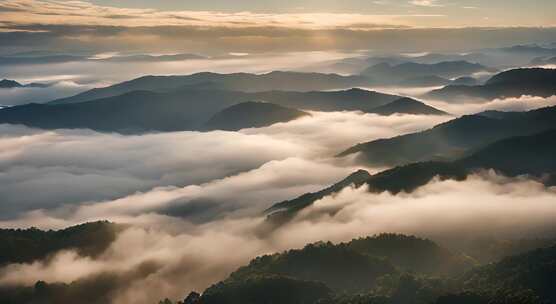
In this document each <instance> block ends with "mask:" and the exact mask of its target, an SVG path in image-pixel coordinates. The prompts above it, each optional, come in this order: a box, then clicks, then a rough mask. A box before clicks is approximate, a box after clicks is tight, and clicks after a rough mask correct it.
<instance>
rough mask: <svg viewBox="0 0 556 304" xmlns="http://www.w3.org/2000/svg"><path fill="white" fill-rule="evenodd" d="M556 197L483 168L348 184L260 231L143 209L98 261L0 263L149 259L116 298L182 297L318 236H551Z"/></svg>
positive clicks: (80, 268) (77, 266)
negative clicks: (451, 177) (413, 187)
mask: <svg viewBox="0 0 556 304" xmlns="http://www.w3.org/2000/svg"><path fill="white" fill-rule="evenodd" d="M555 198H556V189H554V188H552V189H551V188H545V187H544V186H542V185H541V184H538V183H536V182H534V181H529V180H527V179H526V178H514V179H508V178H504V177H501V176H497V175H496V174H494V173H492V172H482V173H480V174H477V175H474V176H471V177H470V178H469V179H468V180H467V181H465V182H456V181H438V180H434V181H432V182H431V183H429V184H428V185H426V186H424V187H422V188H421V189H419V190H418V191H416V192H414V193H412V194H400V195H396V196H394V195H390V194H387V193H382V194H372V193H369V192H367V191H366V189H364V188H361V189H349V188H348V189H346V190H344V191H342V192H341V193H340V194H338V195H335V196H333V197H326V198H324V199H322V200H320V201H317V202H316V203H315V204H314V205H313V206H312V207H309V208H307V209H305V210H304V211H302V212H301V213H300V214H299V215H298V216H297V217H296V218H294V220H293V221H292V222H291V223H289V224H287V225H285V226H283V227H281V228H280V229H278V230H275V231H271V232H266V233H263V234H261V229H260V227H261V224H262V222H263V221H264V218H261V217H252V216H249V217H239V218H224V219H216V220H214V221H210V222H207V223H205V224H200V225H191V224H190V223H189V222H188V221H186V220H183V219H179V218H174V217H168V216H162V215H155V214H152V213H141V214H137V215H135V216H133V221H132V222H133V225H132V226H131V227H130V228H128V229H126V230H124V231H123V232H121V233H120V234H119V236H118V238H117V240H116V241H115V242H114V243H113V244H112V245H111V246H110V248H109V249H108V250H107V251H106V252H104V253H103V254H102V255H101V256H100V257H98V258H97V259H95V260H91V259H90V258H83V257H79V256H76V255H75V254H74V253H72V252H60V253H58V255H56V256H55V257H53V258H51V259H48V260H45V261H40V262H36V263H33V264H17V265H16V264H14V265H9V266H6V267H4V268H3V269H1V270H0V284H3V285H6V284H16V285H20V284H23V285H32V284H34V282H35V281H36V280H39V279H42V280H46V281H50V282H53V281H62V282H71V281H74V280H76V279H79V278H81V279H86V278H90V279H92V278H96V277H99V276H100V275H101V274H103V273H116V274H122V275H123V274H126V273H130V272H133V270H136V271H137V269H142V268H145V265H150V266H149V267H148V273H147V274H145V273H143V275H141V276H131V277H128V279H127V280H126V281H125V284H121V285H118V286H117V287H116V288H117V290H116V291H114V292H113V303H140V304H142V303H153V302H156V301H158V300H159V299H162V298H165V297H170V298H174V299H178V298H180V299H181V298H183V297H184V296H185V295H186V294H187V292H189V291H190V290H198V291H200V290H203V289H204V288H206V287H207V286H208V285H210V284H212V283H214V282H216V281H218V280H221V279H223V278H225V277H226V276H227V275H228V274H229V273H230V272H231V271H233V270H234V269H236V268H237V267H238V266H240V265H243V264H245V263H247V262H248V261H249V260H250V259H251V258H253V257H254V256H256V255H260V254H264V253H271V252H277V251H282V250H286V249H290V248H298V247H301V246H303V245H304V244H306V243H308V242H315V241H319V240H331V241H335V242H340V241H346V240H349V239H351V238H354V237H359V236H365V235H371V234H375V233H381V232H400V233H406V234H416V235H420V236H424V237H431V238H433V239H435V240H440V241H442V242H444V243H449V240H452V241H453V242H461V241H463V240H465V239H466V238H468V237H470V238H480V237H500V238H521V237H538V236H542V237H549V236H554V235H555V232H556V230H555V228H556V227H555V224H554V217H555V216H556V206H555V205H554V203H553V202H554V200H555ZM99 204H102V203H99ZM330 211H334V212H332V213H331V212H330ZM439 215H441V216H439ZM230 248H234V250H229V249H230ZM130 253H133V254H130ZM69 269H73V271H69Z"/></svg>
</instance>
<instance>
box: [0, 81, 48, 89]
mask: <svg viewBox="0 0 556 304" xmlns="http://www.w3.org/2000/svg"><path fill="white" fill-rule="evenodd" d="M49 86H50V85H49V84H44V83H36V82H32V83H29V84H25V85H23V84H21V83H19V82H17V81H15V80H10V79H3V80H0V89H13V88H46V87H49Z"/></svg>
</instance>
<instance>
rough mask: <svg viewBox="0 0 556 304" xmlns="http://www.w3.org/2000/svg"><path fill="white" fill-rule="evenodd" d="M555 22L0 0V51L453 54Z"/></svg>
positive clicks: (421, 10) (521, 4) (403, 0)
mask: <svg viewBox="0 0 556 304" xmlns="http://www.w3.org/2000/svg"><path fill="white" fill-rule="evenodd" d="M555 20H556V2H554V1H551V0H537V1H522V0H514V1H501V0H494V1H478V0H376V1H370V0H367V1H363V0H346V1H329V0H323V1H312V0H311V1H308V0H305V1H301V0H297V1H295V0H294V1H286V2H285V1H277V0H266V1H252V0H242V1H221V0H219V1H177V0H175V1H171V0H165V1H164V0H163V1H147V0H139V1H130V0H121V1H108V0H91V1H89V2H87V1H61V0H56V1H53V0H52V1H51V0H2V1H0V41H6V42H7V41H9V42H10V43H1V44H0V54H2V53H4V54H6V53H10V52H18V51H29V50H38V49H41V48H42V49H48V50H56V51H66V52H79V51H81V52H83V51H90V50H95V51H133V52H162V53H172V52H173V53H175V52H193V53H203V54H215V53H219V52H272V51H317V50H331V49H351V50H353V49H384V50H392V49H402V50H404V51H411V50H416V49H419V50H420V49H423V48H427V47H430V48H436V49H439V50H450V49H458V48H459V49H461V48H462V47H463V46H467V47H469V48H478V47H482V46H485V47H495V46H502V45H504V46H506V45H512V44H519V43H538V42H544V41H556V34H555V29H554V27H553V26H555V25H556V21H555ZM408 40H410V41H411V43H407V42H408Z"/></svg>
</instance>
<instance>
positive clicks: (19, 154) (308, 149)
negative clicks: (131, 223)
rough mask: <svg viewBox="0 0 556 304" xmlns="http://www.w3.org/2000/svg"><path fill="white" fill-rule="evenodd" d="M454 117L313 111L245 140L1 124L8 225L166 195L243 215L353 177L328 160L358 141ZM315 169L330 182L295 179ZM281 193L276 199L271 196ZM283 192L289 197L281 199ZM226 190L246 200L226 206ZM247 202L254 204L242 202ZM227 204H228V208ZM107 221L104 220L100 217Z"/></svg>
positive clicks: (245, 133)
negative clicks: (27, 216)
mask: <svg viewBox="0 0 556 304" xmlns="http://www.w3.org/2000/svg"><path fill="white" fill-rule="evenodd" d="M446 119H449V118H448V117H435V118H434V119H431V118H430V117H428V116H413V115H401V116H391V117H385V116H378V115H370V114H362V113H356V112H336V113H319V112H313V116H312V117H308V118H306V119H305V118H304V119H300V120H296V121H292V122H289V123H285V124H277V125H273V126H271V127H268V128H261V129H246V130H242V131H241V132H220V131H217V132H210V133H200V132H175V133H160V134H145V135H138V136H122V135H117V134H102V133H96V132H92V131H85V130H57V131H41V130H33V129H26V128H24V127H14V126H10V125H1V126H0V130H1V132H0V133H1V134H2V135H0V172H1V173H0V196H1V197H2V202H0V210H1V214H2V216H1V218H3V219H8V218H12V217H14V216H15V215H16V214H18V213H20V212H25V211H31V210H36V209H45V210H50V209H56V208H58V207H61V206H64V205H69V206H76V205H82V204H90V203H92V202H100V201H104V200H114V199H118V198H120V199H121V200H122V201H121V203H120V204H122V205H125V204H126V203H125V202H126V201H133V200H139V197H143V196H144V197H146V198H148V199H146V200H147V201H148V202H149V203H150V202H152V203H153V204H155V202H156V200H155V199H153V198H152V196H158V195H160V196H164V195H168V196H167V199H162V200H163V201H165V202H167V201H169V200H178V201H179V200H180V198H181V201H182V204H181V205H179V204H177V205H179V206H180V208H181V209H180V208H177V207H176V206H174V207H176V208H173V209H168V210H167V212H171V213H180V212H181V213H184V214H187V213H188V209H187V208H194V207H195V206H198V205H200V204H201V202H206V204H201V205H203V208H207V207H208V206H210V205H211V204H212V206H213V208H214V210H212V211H213V212H214V213H215V214H218V212H217V211H218V210H220V209H223V210H225V211H227V212H230V211H233V210H236V209H238V208H239V207H240V204H241V203H243V204H245V203H247V202H253V201H254V199H255V198H257V197H259V199H258V200H256V202H257V203H259V204H271V203H273V202H275V201H277V200H281V199H286V198H288V197H287V196H290V195H295V194H300V193H303V192H304V191H307V190H316V189H318V188H319V187H323V186H325V185H327V184H330V183H333V182H334V181H335V180H337V179H340V178H341V177H342V176H344V175H347V174H348V173H349V170H351V168H350V167H349V165H346V164H345V163H342V162H341V161H340V160H335V159H333V160H329V158H330V157H332V156H333V155H335V154H336V153H338V152H340V151H341V150H342V149H344V148H346V147H348V146H350V145H352V144H353V143H354V142H359V141H366V140H369V139H374V138H380V137H385V136H393V135H398V134H401V133H408V132H413V131H417V130H422V129H426V128H429V127H431V126H432V125H434V124H436V123H439V122H442V121H445V120H446ZM342 130H352V131H350V132H347V131H342ZM354 130H358V131H354ZM22 134H24V135H23V136H22ZM331 134H334V136H331ZM92 155H94V157H91V156H92ZM299 168H301V169H299ZM300 170H301V171H300ZM304 170H305V171H304ZM307 170H308V171H319V170H320V171H322V172H323V175H321V176H305V178H301V179H300V178H294V177H295V176H296V174H300V175H302V176H303V175H304V173H303V172H306V171H307ZM280 176H284V177H280ZM226 177H229V178H227V179H226ZM284 178H286V179H289V180H290V181H294V182H295V184H290V183H288V182H287V180H284ZM256 181H258V182H260V183H259V184H257V182H256ZM246 184H247V185H252V186H251V187H247V185H246ZM160 187H161V188H160ZM184 187H185V188H184ZM273 187H276V188H277V189H276V192H272V191H271V190H270V189H273ZM281 187H283V188H285V190H286V192H285V193H286V194H280V193H277V192H278V191H279V190H280V189H281ZM265 188H268V190H267V191H268V192H267V193H266V194H265V192H262V193H261V192H260V191H261V190H260V189H265ZM26 189H34V190H33V191H27V190H26ZM99 189H101V190H100V191H99ZM218 189H221V190H218ZM288 189H289V190H288ZM151 190H152V191H151ZM136 192H141V193H144V194H137V195H135V194H134V193H136ZM151 192H152V193H151ZM227 192H229V193H237V194H238V195H240V196H239V197H235V198H234V199H233V200H232V199H231V198H230V199H227V198H226V195H227V194H226V193H227ZM206 193H209V194H210V195H207V194H206ZM46 194H47V195H46ZM217 194H218V195H217ZM279 194H280V195H279ZM246 197H249V198H250V199H248V200H247V199H246V200H245V201H242V200H241V199H240V198H246ZM207 201H208V202H207ZM223 201H224V202H225V201H230V202H229V204H227V205H222V202H223ZM114 204H115V205H120V204H119V203H114ZM187 204H189V205H188V206H183V205H187ZM106 205H110V204H109V203H106ZM132 205H133V206H140V204H139V203H134V204H132ZM220 205H222V206H220ZM147 207H148V206H147ZM264 207H268V206H259V210H260V208H264ZM145 210H152V208H151V209H148V208H145ZM141 211H144V210H143V209H141ZM201 211H202V210H198V212H197V213H203V212H201ZM207 212H208V210H207ZM108 215H109V214H107V213H106V212H105V213H102V212H101V213H99V217H100V216H108ZM83 220H85V219H83Z"/></svg>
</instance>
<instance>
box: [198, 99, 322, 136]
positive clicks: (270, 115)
mask: <svg viewBox="0 0 556 304" xmlns="http://www.w3.org/2000/svg"><path fill="white" fill-rule="evenodd" d="M310 115H311V114H309V113H307V112H303V111H299V110H296V109H291V108H286V107H282V106H279V105H276V104H272V103H266V102H254V101H249V102H242V103H239V104H236V105H233V106H231V107H228V108H226V109H224V110H222V111H220V112H218V113H216V114H215V115H214V116H213V117H212V118H211V119H209V121H208V122H207V123H206V124H205V125H204V129H206V130H226V131H237V130H240V129H244V128H260V127H264V126H268V125H271V124H275V123H278V122H288V121H291V120H294V119H297V118H300V117H303V116H310Z"/></svg>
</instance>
